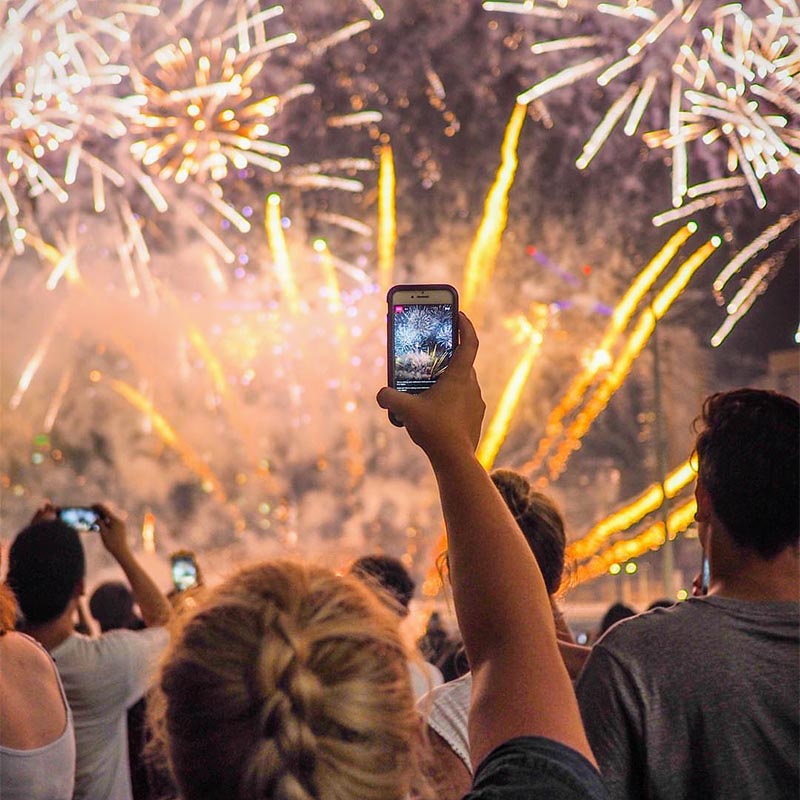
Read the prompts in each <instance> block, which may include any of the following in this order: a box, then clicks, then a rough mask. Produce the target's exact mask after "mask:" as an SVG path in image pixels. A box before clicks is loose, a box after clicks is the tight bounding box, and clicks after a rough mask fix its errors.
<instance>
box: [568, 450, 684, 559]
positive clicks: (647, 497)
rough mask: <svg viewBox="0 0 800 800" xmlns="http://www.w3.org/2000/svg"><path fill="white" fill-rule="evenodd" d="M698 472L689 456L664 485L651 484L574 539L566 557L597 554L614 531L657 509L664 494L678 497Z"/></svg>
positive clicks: (671, 473)
mask: <svg viewBox="0 0 800 800" xmlns="http://www.w3.org/2000/svg"><path fill="white" fill-rule="evenodd" d="M696 475H697V472H696V471H695V468H694V466H693V463H692V459H691V458H690V459H687V460H686V461H684V462H683V464H681V465H680V466H679V467H676V468H675V469H674V470H672V472H670V473H669V475H667V476H666V478H664V484H663V487H662V484H660V483H653V484H651V485H650V486H648V487H647V489H645V490H644V491H643V492H642V493H641V494H640V495H639V496H638V497H637V498H636V499H635V500H633V501H631V502H630V503H628V504H627V505H626V506H624V507H623V508H620V509H619V510H618V511H615V512H614V513H613V514H610V515H609V516H607V517H606V518H605V519H604V520H601V521H600V522H598V523H597V524H596V525H595V526H594V527H593V528H592V529H591V530H590V531H589V532H588V533H587V534H586V535H585V536H584V537H583V538H581V539H577V540H576V541H574V542H572V543H571V544H570V545H569V546H568V547H567V560H568V561H584V560H585V559H587V558H589V557H590V556H592V555H594V554H595V553H596V552H597V551H598V550H599V549H600V548H601V547H602V546H603V545H604V544H605V543H606V542H607V541H608V540H609V539H610V538H611V537H612V536H613V535H614V534H615V533H620V532H621V531H624V530H626V529H628V528H630V527H631V525H633V524H634V523H636V522H638V521H639V520H640V519H642V518H643V517H645V516H646V515H647V514H650V513H652V512H653V511H656V510H657V509H658V508H660V507H661V504H662V503H663V502H664V498H665V497H667V498H672V497H675V496H676V495H677V494H678V493H679V492H680V491H681V490H682V489H683V488H684V487H685V486H687V485H688V484H689V483H691V482H692V481H693V480H694V478H695V476H696Z"/></svg>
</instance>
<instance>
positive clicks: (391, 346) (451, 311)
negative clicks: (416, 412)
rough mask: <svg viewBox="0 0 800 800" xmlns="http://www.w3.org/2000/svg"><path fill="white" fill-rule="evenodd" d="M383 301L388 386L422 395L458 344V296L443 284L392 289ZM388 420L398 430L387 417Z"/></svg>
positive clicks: (445, 366)
mask: <svg viewBox="0 0 800 800" xmlns="http://www.w3.org/2000/svg"><path fill="white" fill-rule="evenodd" d="M386 301H387V303H388V306H389V309H388V315H387V336H386V339H387V343H388V354H387V359H386V362H387V365H388V371H389V386H391V387H392V388H393V389H397V390H398V391H401V392H410V393H411V394H418V393H419V392H424V391H425V390H426V389H430V388H431V386H433V385H434V384H435V383H436V381H437V379H438V378H439V376H440V375H441V374H442V372H444V370H445V369H446V368H447V365H448V364H449V363H450V359H451V357H452V355H453V351H454V350H455V348H456V344H457V343H458V292H456V290H455V289H454V288H453V287H452V286H449V285H448V284H443V283H440V284H428V285H412V286H393V287H392V288H391V289H389V294H388V295H387V296H386ZM389 419H390V420H391V421H392V424H394V425H397V426H398V427H402V423H401V422H400V421H399V420H397V419H395V418H394V417H393V416H392V415H391V414H390V415H389Z"/></svg>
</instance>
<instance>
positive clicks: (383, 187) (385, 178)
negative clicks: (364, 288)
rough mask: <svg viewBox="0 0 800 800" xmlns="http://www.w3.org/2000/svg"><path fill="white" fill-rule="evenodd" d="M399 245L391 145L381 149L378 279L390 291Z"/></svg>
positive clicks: (382, 287)
mask: <svg viewBox="0 0 800 800" xmlns="http://www.w3.org/2000/svg"><path fill="white" fill-rule="evenodd" d="M396 244H397V212H396V209H395V174H394V157H393V154H392V148H391V145H388V144H385V145H383V147H381V163H380V172H379V175H378V277H379V280H380V285H381V289H383V291H384V292H388V291H389V287H390V286H391V285H392V273H393V272H394V249H395V245H396Z"/></svg>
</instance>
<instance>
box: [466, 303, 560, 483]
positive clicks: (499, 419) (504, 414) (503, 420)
mask: <svg viewBox="0 0 800 800" xmlns="http://www.w3.org/2000/svg"><path fill="white" fill-rule="evenodd" d="M519 321H520V323H521V325H522V326H523V328H524V335H525V338H527V339H528V346H527V347H526V348H525V352H524V353H523V354H522V357H521V358H520V359H519V361H518V362H517V365H516V367H514V371H513V372H512V373H511V377H510V378H509V379H508V383H507V384H506V386H505V388H504V389H503V393H502V395H501V396H500V401H499V402H498V404H497V409H496V411H495V412H494V416H493V417H492V419H491V421H490V422H489V425H488V426H487V428H486V433H485V434H484V436H483V438H482V439H481V442H480V444H479V445H478V450H477V453H476V455H477V458H478V461H480V462H481V464H482V465H483V467H484V469H487V470H490V469H491V468H492V466H493V464H494V460H495V458H496V457H497V453H498V452H499V450H500V448H501V446H502V444H503V442H504V441H505V438H506V434H507V433H508V429H509V427H510V425H511V420H512V419H513V418H514V412H515V411H516V410H517V406H518V405H519V401H520V398H521V397H522V390H523V389H524V388H525V384H526V383H527V382H528V377H529V376H530V374H531V369H532V368H533V364H534V362H535V361H536V356H537V355H538V354H539V350H540V349H541V347H542V340H543V335H542V334H543V331H544V328H545V327H546V326H547V312H546V310H544V309H542V310H540V312H539V313H538V314H537V319H536V320H535V321H534V322H533V324H532V323H530V322H529V321H528V320H527V319H525V318H524V317H522V318H521V319H520V320H519Z"/></svg>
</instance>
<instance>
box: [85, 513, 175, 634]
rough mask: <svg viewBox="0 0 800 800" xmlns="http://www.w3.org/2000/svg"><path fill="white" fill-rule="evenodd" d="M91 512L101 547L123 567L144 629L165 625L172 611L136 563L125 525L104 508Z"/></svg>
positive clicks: (162, 595)
mask: <svg viewBox="0 0 800 800" xmlns="http://www.w3.org/2000/svg"><path fill="white" fill-rule="evenodd" d="M93 508H94V510H95V511H97V513H98V514H99V515H100V520H99V522H98V524H99V526H100V536H101V537H102V539H103V546H104V547H105V548H106V550H108V552H109V553H111V555H112V556H113V557H114V558H115V559H116V561H117V563H118V564H119V565H120V567H122V571H123V572H124V573H125V577H126V578H127V579H128V583H129V584H130V586H131V592H132V594H133V599H134V600H135V601H136V602H137V604H138V605H139V610H140V611H141V612H142V619H143V620H144V622H145V625H147V626H148V627H155V626H157V625H165V624H166V622H167V620H168V619H169V616H170V613H171V611H172V609H171V607H170V604H169V600H167V598H166V597H165V595H164V593H163V592H162V591H161V589H159V588H158V586H157V585H156V583H155V581H154V580H153V579H152V578H151V577H150V575H148V574H147V572H146V571H145V569H144V568H143V567H142V565H141V564H140V563H139V562H138V561H137V560H136V556H134V554H133V551H132V550H131V549H130V547H129V546H128V538H127V531H126V530H125V523H124V522H123V521H122V520H121V519H120V518H119V517H116V516H114V515H113V514H112V513H111V512H110V511H109V510H108V509H107V508H106V507H105V506H102V505H95V506H93Z"/></svg>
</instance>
